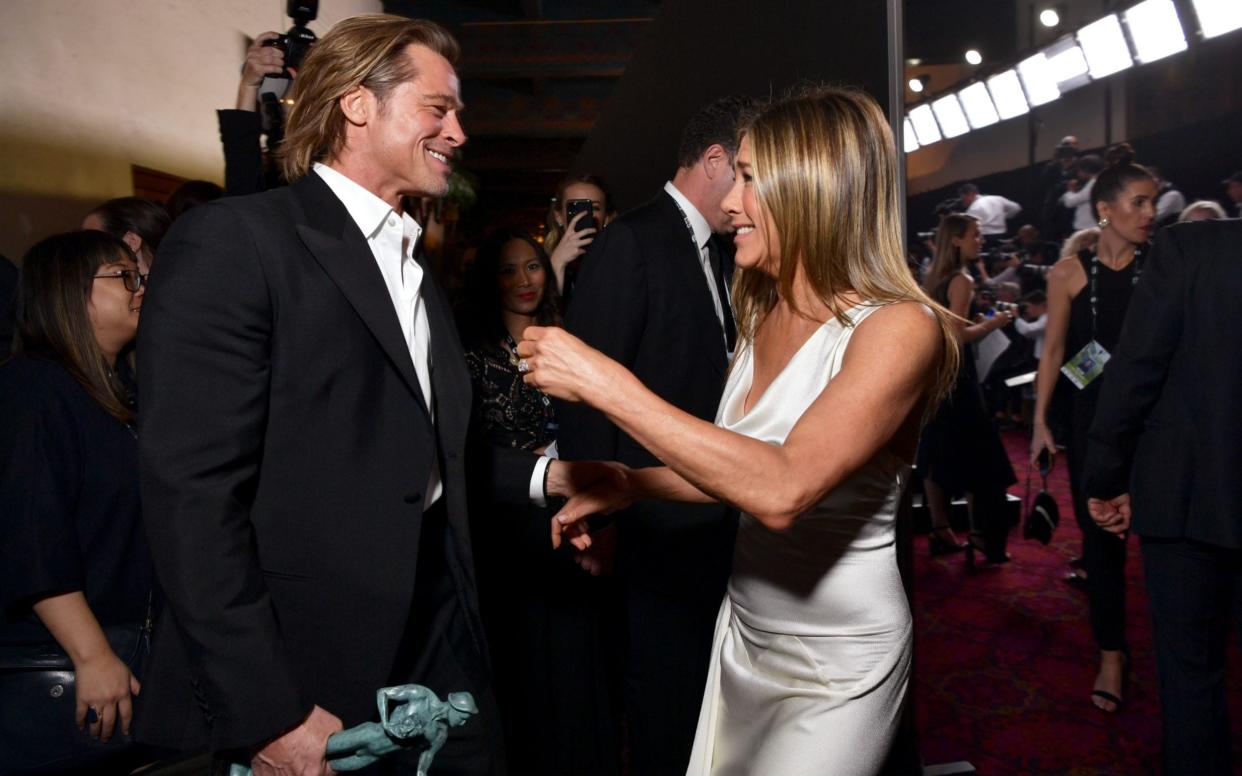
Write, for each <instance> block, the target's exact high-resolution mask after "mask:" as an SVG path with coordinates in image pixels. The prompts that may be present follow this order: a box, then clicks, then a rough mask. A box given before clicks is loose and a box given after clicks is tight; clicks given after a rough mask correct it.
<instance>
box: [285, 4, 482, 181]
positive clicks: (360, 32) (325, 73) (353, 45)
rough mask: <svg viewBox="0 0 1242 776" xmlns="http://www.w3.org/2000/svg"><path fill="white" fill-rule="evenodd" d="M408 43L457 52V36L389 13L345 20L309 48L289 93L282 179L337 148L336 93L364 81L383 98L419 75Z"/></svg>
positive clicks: (447, 54)
mask: <svg viewBox="0 0 1242 776" xmlns="http://www.w3.org/2000/svg"><path fill="white" fill-rule="evenodd" d="M411 45H420V46H426V47H427V48H429V49H431V50H432V51H434V52H435V53H437V54H439V55H440V56H442V57H444V58H445V59H447V60H448V61H449V63H450V64H453V65H456V63H457V58H458V56H459V54H460V49H459V48H458V46H457V41H456V40H454V38H453V36H452V35H450V34H449V32H448V30H446V29H444V28H443V27H441V26H440V25H438V24H436V23H435V22H430V21H426V20H424V19H407V18H405V17H404V16H392V15H390V14H364V15H362V16H354V17H352V18H349V19H345V20H344V21H341V22H338V23H337V24H336V25H335V26H334V27H333V28H332V29H331V30H329V31H328V34H327V35H324V36H323V38H322V39H321V40H320V41H318V42H317V43H316V44H315V45H314V46H313V47H311V50H310V54H308V55H307V57H306V61H305V62H303V64H302V69H301V70H299V71H298V74H297V78H295V79H294V81H293V89H292V91H291V93H290V95H289V97H290V99H292V100H293V107H292V108H291V109H290V110H289V118H288V120H287V121H286V122H285V139H284V141H283V143H282V144H281V151H280V163H281V169H282V171H283V172H284V175H285V180H287V181H289V182H293V181H295V180H297V179H298V178H300V177H302V176H303V175H306V174H307V173H308V172H310V170H311V167H312V165H314V163H315V162H321V161H324V160H327V159H331V158H333V157H334V156H336V154H337V153H338V152H340V150H341V147H342V146H343V145H344V143H345V123H346V122H345V114H343V113H341V108H340V100H341V97H344V96H345V95H346V94H348V93H349V92H350V91H351V90H352V89H354V88H356V87H358V86H365V87H366V88H367V89H369V90H370V91H371V92H373V93H374V94H375V96H376V97H378V98H379V100H380V102H383V101H384V99H385V98H386V97H387V96H388V94H389V92H391V91H392V90H393V89H394V88H395V87H396V86H397V85H399V84H401V83H403V82H405V81H409V80H412V79H414V78H415V77H416V76H417V75H418V74H417V73H416V72H414V71H413V68H412V67H411V65H410V61H409V58H408V57H406V55H405V51H406V48H407V47H409V46H411Z"/></svg>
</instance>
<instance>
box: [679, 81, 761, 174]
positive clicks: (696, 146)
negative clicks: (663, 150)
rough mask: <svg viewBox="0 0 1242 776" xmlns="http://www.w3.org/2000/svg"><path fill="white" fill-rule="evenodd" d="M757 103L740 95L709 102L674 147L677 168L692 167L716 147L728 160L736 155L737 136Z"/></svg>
mask: <svg viewBox="0 0 1242 776" xmlns="http://www.w3.org/2000/svg"><path fill="white" fill-rule="evenodd" d="M758 108H759V101H758V100H756V99H755V98H753V97H747V96H746V95H744V94H731V95H729V96H728V97H721V98H720V99H718V100H716V101H714V102H712V103H709V104H708V105H707V106H706V107H704V108H702V109H700V110H699V112H698V113H696V114H694V116H692V117H691V118H690V121H688V122H687V123H686V127H685V129H683V130H682V131H681V143H680V144H679V145H678V146H677V166H678V167H693V166H694V164H695V162H697V161H698V160H699V158H700V157H702V156H703V152H704V151H706V150H707V149H709V148H711V147H712V146H714V145H719V146H721V147H722V148H724V150H725V151H726V152H727V153H728V154H729V158H730V159H732V158H733V157H734V156H737V145H738V136H739V135H740V134H741V131H742V129H743V128H744V127H745V126H746V124H747V123H748V122H749V121H750V119H751V118H752V117H753V116H754V114H755V113H756V112H757V111H758Z"/></svg>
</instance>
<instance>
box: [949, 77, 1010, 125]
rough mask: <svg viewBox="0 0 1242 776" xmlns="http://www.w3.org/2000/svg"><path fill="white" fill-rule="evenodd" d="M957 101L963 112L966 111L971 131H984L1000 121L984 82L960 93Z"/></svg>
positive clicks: (968, 87) (972, 85) (974, 84)
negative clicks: (983, 129)
mask: <svg viewBox="0 0 1242 776" xmlns="http://www.w3.org/2000/svg"><path fill="white" fill-rule="evenodd" d="M957 99H958V101H959V102H961V103H962V110H964V111H966V119H967V121H969V122H970V128H971V129H982V128H983V127H987V126H991V125H992V124H995V123H996V122H998V121H1000V116H999V115H997V113H996V106H995V105H993V104H992V98H991V97H990V96H988V87H986V86H984V85H983V83H982V82H979V83H973V84H971V85H970V86H967V87H966V88H965V89H963V90H961V91H960V92H958V93H957Z"/></svg>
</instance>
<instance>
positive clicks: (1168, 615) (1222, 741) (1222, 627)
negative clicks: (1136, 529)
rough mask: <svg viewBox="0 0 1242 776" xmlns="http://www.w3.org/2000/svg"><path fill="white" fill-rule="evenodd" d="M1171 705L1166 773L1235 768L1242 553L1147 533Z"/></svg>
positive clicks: (1163, 689) (1151, 593)
mask: <svg viewBox="0 0 1242 776" xmlns="http://www.w3.org/2000/svg"><path fill="white" fill-rule="evenodd" d="M1142 547H1143V570H1144V572H1145V574H1146V578H1147V595H1148V598H1149V599H1150V605H1151V616H1152V621H1153V634H1154V638H1155V642H1156V665H1157V668H1158V669H1159V674H1160V703H1161V706H1162V707H1163V711H1164V715H1163V728H1164V772H1165V773H1167V774H1179V776H1180V775H1182V774H1184V775H1185V776H1201V775H1203V774H1212V775H1213V776H1214V775H1215V774H1227V773H1230V770H1231V768H1232V752H1231V747H1230V742H1229V718H1228V709H1227V706H1226V700H1225V662H1226V661H1225V654H1226V648H1227V646H1228V642H1229V625H1230V621H1231V619H1233V618H1234V617H1236V616H1237V612H1236V610H1235V609H1234V606H1235V605H1236V604H1237V603H1238V601H1239V600H1242V550H1230V549H1225V548H1222V547H1218V546H1216V545H1212V544H1205V543H1203V542H1196V541H1191V540H1186V539H1149V538H1144V539H1143V542H1142Z"/></svg>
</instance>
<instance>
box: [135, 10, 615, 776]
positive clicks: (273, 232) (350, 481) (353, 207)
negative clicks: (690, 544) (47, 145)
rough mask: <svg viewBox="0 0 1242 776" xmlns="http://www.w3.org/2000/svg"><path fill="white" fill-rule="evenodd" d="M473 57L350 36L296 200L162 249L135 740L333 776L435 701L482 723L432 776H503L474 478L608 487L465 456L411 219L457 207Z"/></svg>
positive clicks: (265, 199) (296, 166)
mask: <svg viewBox="0 0 1242 776" xmlns="http://www.w3.org/2000/svg"><path fill="white" fill-rule="evenodd" d="M457 51H458V49H457V43H456V41H454V40H453V38H452V37H451V36H450V35H449V34H448V33H447V32H446V31H445V30H443V29H442V28H440V27H438V26H437V25H435V24H432V23H430V22H426V21H417V20H411V19H406V18H402V17H396V16H384V15H372V16H362V17H356V18H353V19H348V20H345V21H343V22H341V23H340V24H338V25H337V26H336V27H334V28H333V29H332V31H331V32H329V33H328V34H327V35H326V36H325V37H324V38H323V39H322V40H321V41H319V43H317V44H316V46H315V47H314V49H313V50H312V52H311V54H310V55H309V56H308V58H307V60H306V62H305V65H304V67H303V68H302V70H301V72H300V73H299V74H298V79H297V86H296V87H295V92H294V94H293V95H292V99H294V100H295V105H294V108H293V110H292V112H291V114H290V117H289V122H288V127H287V134H286V137H285V142H284V160H283V163H284V166H285V173H286V178H287V179H288V180H290V181H292V183H291V185H289V186H287V187H284V188H280V189H275V190H272V191H269V192H266V193H263V194H256V195H253V196H249V197H242V198H232V199H224V200H217V201H216V202H213V203H209V204H207V205H204V206H202V207H201V208H195V209H194V211H193V212H191V213H190V214H189V215H187V216H186V217H185V219H184V220H183V221H179V222H178V223H177V225H176V226H175V227H174V228H173V230H172V232H170V234H169V236H168V238H167V240H166V241H165V243H164V244H163V246H162V247H161V251H160V262H159V270H158V271H157V272H156V273H155V274H154V275H153V277H152V296H153V297H154V298H155V302H154V304H152V305H150V306H148V307H146V308H145V309H144V312H143V325H142V332H141V334H140V337H139V340H140V341H139V352H140V355H139V359H140V361H141V363H142V370H141V378H140V389H141V393H142V397H143V398H142V401H143V411H142V418H141V423H140V430H139V439H140V462H141V467H142V471H141V475H142V497H143V505H144V515H145V520H146V523H147V531H148V535H149V537H150V542H151V551H152V554H153V556H154V560H155V565H156V569H157V573H158V575H159V579H160V582H161V585H162V587H163V589H164V590H165V591H166V594H167V599H168V602H167V608H166V610H165V612H164V615H163V616H162V618H161V621H160V622H159V624H158V627H157V631H156V634H155V639H154V643H153V651H152V664H151V666H150V670H149V673H148V675H147V677H146V681H144V683H143V689H144V692H143V695H142V699H141V702H140V703H141V705H140V708H139V711H138V716H137V723H136V724H137V733H138V737H139V739H140V740H145V741H147V742H149V743H152V744H157V745H161V746H167V747H172V748H176V749H181V750H189V751H202V750H205V749H210V750H211V751H213V752H218V753H221V754H222V756H227V757H229V758H231V759H232V760H234V761H242V762H247V761H249V762H250V763H251V764H252V766H253V768H254V772H255V774H256V776H264V775H265V774H272V773H277V772H279V773H285V772H289V773H299V774H301V773H320V772H325V771H326V766H325V764H324V761H323V758H324V747H325V742H326V740H327V737H328V736H329V735H330V734H331V733H332V732H334V731H336V730H339V729H340V728H341V727H342V725H346V726H353V725H356V724H358V723H361V722H364V721H367V720H370V719H372V718H373V716H374V714H375V700H374V698H375V691H376V690H377V689H378V688H380V687H383V686H386V685H393V684H402V683H406V682H418V683H420V684H424V685H427V686H428V687H430V688H431V689H432V690H433V691H434V692H436V693H437V694H438V695H439V696H440V697H442V698H443V697H446V696H447V693H449V692H450V691H461V690H467V691H470V692H472V693H474V696H475V698H476V700H477V701H478V704H479V708H480V711H481V713H480V715H479V717H478V718H477V719H475V720H472V722H471V724H469V725H466V726H465V727H463V728H460V729H456V730H455V731H454V733H453V735H452V737H451V738H450V740H449V743H448V744H447V745H446V746H445V748H444V749H443V750H442V751H441V752H440V754H439V755H438V757H437V761H436V772H437V773H438V774H441V775H442V776H443V774H451V773H468V774H484V773H497V772H501V771H503V763H502V762H501V761H500V757H499V755H498V753H499V752H500V751H501V748H500V734H499V725H498V720H497V717H496V711H495V704H494V702H493V701H492V698H491V694H490V690H489V687H488V679H487V673H488V671H487V656H486V650H485V648H484V646H483V635H482V627H481V625H480V622H479V617H478V604H477V600H476V594H475V581H474V570H473V566H472V561H471V548H470V540H469V532H468V531H467V519H466V509H467V503H466V501H467V490H468V488H467V477H468V475H469V476H470V478H471V479H472V480H477V481H478V482H479V485H480V487H482V488H483V489H485V490H486V491H487V492H488V494H489V495H490V496H492V497H494V498H500V499H502V500H507V501H510V502H517V501H522V500H527V499H533V500H536V501H539V500H541V499H542V498H543V496H544V495H546V494H548V493H552V494H556V495H568V494H569V493H571V492H572V488H571V480H572V477H573V476H578V475H581V476H590V475H592V474H594V473H598V472H599V471H600V470H599V469H592V468H591V467H590V466H589V465H588V466H579V465H574V466H570V465H566V464H561V463H559V462H556V463H551V464H549V462H548V460H547V459H541V458H538V457H536V456H532V455H529V454H526V453H522V452H520V451H509V450H497V449H489V448H486V447H484V446H481V445H478V444H474V443H468V432H469V427H470V414H471V398H470V379H469V376H468V374H467V371H466V365H465V361H464V357H463V355H462V349H461V344H460V342H459V341H458V338H457V334H456V332H455V330H454V327H453V322H452V317H451V315H450V311H449V307H448V302H447V299H446V298H445V296H444V294H443V292H442V290H441V289H440V288H439V287H438V286H437V284H436V283H435V282H434V280H433V279H432V278H431V276H430V275H429V274H428V272H427V264H426V262H425V261H424V259H423V256H422V255H421V253H420V251H419V249H418V240H419V236H420V233H421V227H420V226H419V224H418V223H416V222H415V221H414V220H413V219H412V218H411V217H410V216H409V214H408V213H407V212H405V210H404V208H403V206H402V202H403V198H405V197H423V196H430V197H435V196H441V195H443V194H444V193H445V192H446V191H447V187H448V177H449V173H450V171H451V167H450V164H451V162H452V159H453V157H454V156H455V152H456V149H457V148H458V147H459V146H461V145H462V143H464V142H465V140H466V136H465V133H464V132H463V131H462V128H461V125H460V124H459V122H458V113H459V111H460V110H461V108H462V105H461V98H460V95H459V90H458V80H457V75H456V73H455V71H454V65H453V63H454V61H455V60H456V58H457ZM545 489H546V491H545ZM413 755H414V757H416V756H417V752H415V753H413ZM416 762H417V761H416V759H411V760H410V761H409V762H408V763H407V764H406V765H405V766H404V767H405V768H406V769H407V770H408V771H409V772H413V771H414V769H415V767H416ZM397 770H401V768H400V767H399V768H398V769H397Z"/></svg>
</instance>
